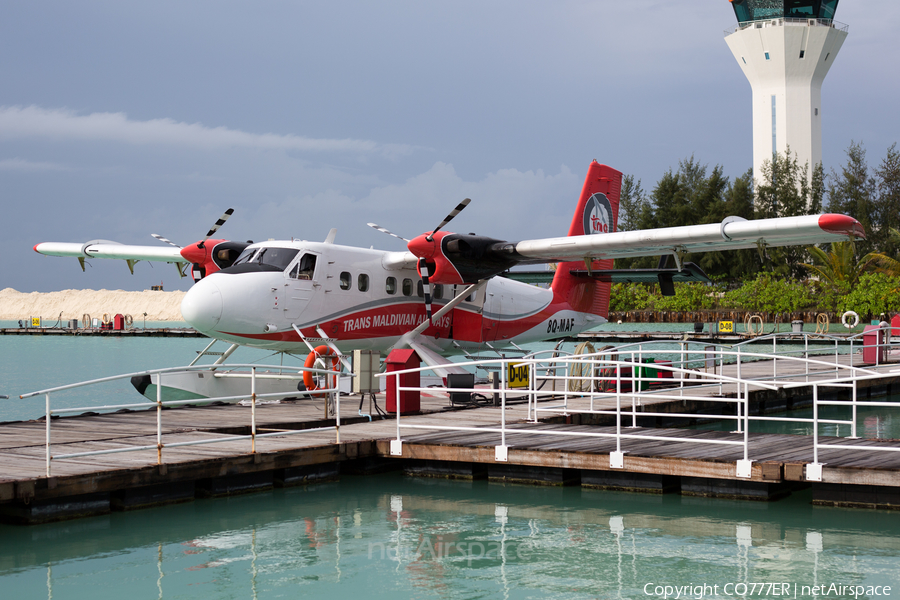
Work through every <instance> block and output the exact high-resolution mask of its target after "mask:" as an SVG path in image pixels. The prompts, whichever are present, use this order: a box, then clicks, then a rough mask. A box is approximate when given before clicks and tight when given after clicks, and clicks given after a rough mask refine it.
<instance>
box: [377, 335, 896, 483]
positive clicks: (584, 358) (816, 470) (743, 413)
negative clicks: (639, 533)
mask: <svg viewBox="0 0 900 600" xmlns="http://www.w3.org/2000/svg"><path fill="white" fill-rule="evenodd" d="M634 345H637V344H634ZM680 352H681V353H682V354H687V351H686V350H684V349H682V350H680ZM667 353H669V354H672V353H673V351H671V350H668V351H667ZM674 353H677V352H674ZM608 354H619V356H621V355H622V354H623V353H622V352H621V348H614V349H608V350H606V351H604V352H602V353H595V354H593V355H579V356H569V357H565V358H560V359H558V360H556V361H553V362H554V363H556V364H557V365H558V366H563V367H565V366H568V365H571V364H574V363H585V362H587V363H589V364H591V371H590V372H591V373H592V375H591V376H589V377H586V376H585V375H584V374H578V375H576V376H572V375H569V374H567V375H564V376H562V377H559V376H553V377H547V379H551V378H552V379H561V380H564V381H570V380H573V379H574V380H590V381H591V388H590V390H591V391H590V392H588V394H589V396H590V408H589V409H587V410H585V409H576V408H574V407H571V406H570V405H569V403H568V398H569V396H570V395H579V397H584V396H585V393H584V392H570V391H569V390H568V389H567V387H566V388H565V389H564V390H563V403H562V404H558V405H554V406H549V407H542V408H539V407H538V404H537V399H536V398H537V395H539V394H540V395H546V393H544V394H541V393H540V392H539V390H536V389H535V379H532V380H531V382H530V385H529V388H528V389H527V390H525V391H524V392H523V391H522V390H516V389H510V388H507V386H506V372H507V366H508V365H509V364H511V363H515V364H516V365H518V366H521V365H522V364H523V363H529V364H534V363H536V362H537V361H536V360H535V359H523V358H516V359H494V360H491V361H484V362H492V363H497V364H499V365H500V372H501V374H502V376H501V378H502V383H501V387H500V388H499V389H495V390H493V392H494V393H498V392H499V395H500V399H501V406H500V409H501V423H500V427H499V428H497V427H489V428H485V427H457V426H435V425H416V424H409V423H404V422H403V420H402V418H401V417H402V415H401V413H400V404H399V403H398V404H397V415H396V416H397V430H396V431H397V433H396V438H395V439H392V440H391V454H392V455H397V456H400V455H402V444H403V438H402V435H401V429H402V428H406V429H420V430H422V429H424V430H437V431H478V432H493V433H500V434H501V442H500V445H499V446H496V447H495V459H496V460H497V461H506V460H507V459H508V445H507V443H506V436H507V434H516V433H521V434H528V435H548V436H552V435H566V436H575V437H577V436H583V437H608V438H615V439H616V451H615V452H613V453H611V454H610V468H612V469H615V468H624V467H623V465H624V455H623V451H622V440H628V439H643V440H648V439H653V440H660V441H672V442H678V443H697V444H716V443H718V444H722V445H731V446H734V445H740V446H743V450H744V452H743V456H744V458H743V459H742V460H739V461H738V462H737V464H736V476H737V477H742V478H749V477H751V463H752V461H751V460H750V457H749V437H748V434H749V422H750V421H751V420H752V421H779V420H780V421H785V422H802V423H811V424H812V425H813V463H811V464H812V467H811V468H810V469H809V471H808V476H807V477H808V479H809V480H821V463H819V458H818V451H819V449H821V448H823V447H827V448H835V447H838V446H836V445H835V444H820V443H819V440H818V429H819V425H820V424H837V425H843V424H846V425H849V426H850V434H851V435H850V436H849V437H851V438H852V437H855V432H856V412H857V407H858V406H870V405H871V406H876V405H878V406H892V407H897V406H900V403H880V404H876V403H869V402H860V401H859V400H858V398H857V384H858V382H859V381H861V380H864V379H877V378H883V377H886V376H891V375H890V374H884V373H880V372H877V371H873V370H871V369H865V368H861V367H856V366H853V365H852V364H851V365H843V364H840V363H831V362H826V361H823V360H817V359H811V358H808V357H802V358H801V357H793V356H782V357H781V358H780V359H779V360H781V361H782V364H783V361H788V362H794V363H798V362H799V363H803V364H804V365H806V366H805V368H804V371H803V372H802V373H795V374H793V375H786V376H784V377H791V378H793V379H795V380H797V379H804V380H803V381H784V380H781V379H780V378H778V377H773V378H753V379H748V378H744V377H741V374H740V360H741V358H750V357H760V358H769V359H772V358H774V357H773V356H772V355H771V354H763V353H752V352H742V351H741V349H738V350H737V351H733V350H732V351H728V350H724V349H722V348H717V349H715V350H712V351H707V350H705V349H704V350H700V351H698V350H694V351H691V352H690V354H701V355H713V356H717V357H719V359H720V360H721V358H722V357H723V356H724V355H729V354H730V355H734V356H735V357H736V358H737V360H738V362H737V367H738V375H737V377H732V376H728V375H725V374H724V373H715V372H714V373H701V374H700V377H701V378H702V379H705V380H708V381H711V382H712V383H713V384H714V385H720V386H722V385H724V384H730V385H735V387H736V390H737V394H736V397H734V398H713V397H708V396H696V397H690V396H689V397H685V396H684V395H683V386H684V381H685V376H686V375H687V374H688V373H692V372H694V371H692V370H689V369H687V368H684V367H677V366H674V365H668V364H659V363H656V364H654V365H653V367H652V368H655V369H658V370H665V371H669V372H672V373H673V374H674V373H679V375H680V376H679V379H678V380H677V381H678V382H679V383H680V388H679V394H680V395H679V396H677V397H678V398H680V399H697V400H703V401H712V402H726V403H733V404H735V405H736V407H737V414H736V415H704V418H710V419H721V420H736V421H737V425H738V428H737V431H736V433H743V436H744V439H743V441H736V440H708V439H696V438H695V439H690V438H684V437H678V438H672V437H667V436H646V435H631V434H627V433H623V432H622V417H623V415H627V414H628V411H627V410H626V409H624V408H623V400H629V399H630V400H631V403H632V406H631V411H630V413H631V416H632V425H631V426H632V427H635V426H636V417H637V414H638V413H637V410H636V405H635V401H636V400H637V401H639V399H640V398H646V397H649V396H651V394H650V393H645V392H644V391H636V390H639V388H640V387H641V386H640V384H641V383H642V382H645V381H651V380H653V381H658V380H657V379H655V378H650V377H646V376H644V374H643V373H642V372H639V371H640V370H639V369H638V368H633V369H632V371H631V376H630V377H623V368H624V367H638V366H639V365H642V363H637V362H634V361H627V360H610V359H608V358H606V359H604V358H602V356H605V355H608ZM682 358H683V359H684V358H685V357H684V356H683V357H682ZM673 362H675V361H673ZM681 362H682V363H685V362H687V361H686V360H682V361H681ZM810 365H812V366H814V367H819V368H823V367H824V368H825V369H826V370H825V371H824V372H823V371H812V372H811V371H810ZM601 368H605V369H612V370H613V371H614V373H615V383H616V386H615V391H614V392H612V391H610V392H597V391H595V387H594V385H593V384H594V382H596V381H610V379H611V374H606V375H605V376H597V375H596V373H598V372H599V370H600V369H601ZM428 370H431V367H427V366H426V367H418V368H412V369H403V370H398V371H392V372H389V373H381V374H378V375H376V376H377V377H390V376H394V377H395V380H394V385H395V391H396V393H397V397H399V394H400V392H402V391H416V390H422V389H424V388H418V387H411V386H401V385H400V381H401V377H400V376H401V375H404V374H407V373H416V372H421V371H428ZM842 371H843V374H842ZM636 372H637V373H636ZM832 373H834V376H831V377H830V378H828V379H823V380H818V381H809V378H810V377H818V376H820V375H823V374H824V375H830V374H832ZM623 380H626V381H628V382H629V383H631V389H630V391H629V392H623V391H622V390H623V386H622V382H623ZM675 381H676V380H675V379H674V378H673V383H675ZM800 386H803V387H812V389H813V412H814V414H813V418H811V419H810V418H800V417H763V416H750V415H749V392H750V388H751V387H753V388H757V389H770V390H776V389H783V388H794V387H800ZM830 387H831V388H850V389H851V390H852V401H851V402H850V403H848V402H840V403H839V402H830V401H820V400H819V399H818V396H819V389H820V388H830ZM431 391H434V389H433V388H431ZM444 391H447V392H449V391H470V390H456V389H453V390H451V389H447V390H444ZM664 391H665V390H655V391H654V392H653V396H652V397H654V398H658V397H660V396H659V394H660V393H663V392H664ZM668 391H672V390H671V389H670V390H668ZM509 393H518V394H522V393H525V394H526V395H527V397H528V420H530V421H531V422H535V423H536V422H537V421H538V416H537V415H538V412H539V411H540V412H548V413H554V414H563V415H571V414H607V415H613V414H614V415H616V432H615V433H607V432H560V431H558V430H552V431H541V430H534V429H527V430H517V429H509V428H507V427H506V409H507V401H508V394H509ZM554 394H555V395H556V394H558V393H557V392H554ZM596 398H609V399H612V398H615V400H616V404H615V410H612V409H611V408H610V409H605V410H595V409H594V401H595V399H596ZM820 405H840V406H850V407H852V416H851V419H849V420H842V419H822V418H819V416H818V407H819V406H820ZM640 414H641V415H642V416H665V417H670V418H680V417H683V418H696V417H697V414H695V413H685V414H681V413H653V412H645V411H643V410H641V412H640ZM848 447H849V448H852V449H855V450H866V449H868V448H869V446H848ZM894 450H896V451H900V447H897V448H894ZM817 477H818V479H817Z"/></svg>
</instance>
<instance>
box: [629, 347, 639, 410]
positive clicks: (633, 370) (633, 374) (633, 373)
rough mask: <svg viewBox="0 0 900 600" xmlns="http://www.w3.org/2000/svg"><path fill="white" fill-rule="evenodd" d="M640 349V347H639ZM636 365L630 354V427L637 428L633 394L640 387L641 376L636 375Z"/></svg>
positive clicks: (632, 354)
mask: <svg viewBox="0 0 900 600" xmlns="http://www.w3.org/2000/svg"><path fill="white" fill-rule="evenodd" d="M639 348H640V346H639ZM638 359H640V354H638ZM638 369H639V367H638V363H636V362H634V352H632V353H631V426H632V427H637V416H636V415H635V412H636V411H637V409H636V407H635V393H636V391H637V388H638V387H640V385H641V376H640V375H639V374H638V373H640V371H638Z"/></svg>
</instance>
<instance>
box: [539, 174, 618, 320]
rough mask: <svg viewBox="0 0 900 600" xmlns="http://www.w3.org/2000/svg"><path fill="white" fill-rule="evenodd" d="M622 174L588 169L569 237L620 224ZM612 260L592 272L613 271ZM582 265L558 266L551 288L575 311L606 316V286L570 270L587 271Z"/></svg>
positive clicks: (611, 229) (593, 265)
mask: <svg viewBox="0 0 900 600" xmlns="http://www.w3.org/2000/svg"><path fill="white" fill-rule="evenodd" d="M621 189H622V173H620V172H619V171H616V170H615V169H613V168H612V167H607V166H606V165H601V164H600V163H598V162H597V161H594V162H592V163H591V166H590V167H589V168H588V173H587V178H586V179H585V181H584V187H583V188H582V189H581V197H580V198H579V199H578V207H577V208H576V209H575V216H574V217H573V218H572V225H571V226H570V227H569V235H594V234H596V235H603V234H606V233H613V232H615V231H616V225H617V224H618V221H619V193H620V191H621ZM612 267H613V261H612V260H595V261H593V262H592V263H591V269H592V270H593V269H612ZM586 269H587V265H585V264H584V263H583V262H565V263H559V265H558V266H557V269H556V275H555V276H554V277H553V284H552V286H551V287H552V289H553V292H554V293H555V294H556V296H557V298H559V299H560V300H564V301H565V302H567V303H568V304H569V306H571V307H572V309H573V310H577V311H578V312H587V313H592V314H595V315H602V316H604V317H605V316H607V314H608V313H609V292H610V288H611V287H612V285H611V284H609V283H601V282H598V281H594V280H593V279H587V278H582V277H575V276H573V275H572V274H571V273H570V272H571V271H572V270H586Z"/></svg>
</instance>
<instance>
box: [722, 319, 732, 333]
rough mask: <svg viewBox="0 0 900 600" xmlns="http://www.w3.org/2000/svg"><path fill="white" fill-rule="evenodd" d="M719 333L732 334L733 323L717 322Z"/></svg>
mask: <svg viewBox="0 0 900 600" xmlns="http://www.w3.org/2000/svg"><path fill="white" fill-rule="evenodd" d="M719 333H734V321H719Z"/></svg>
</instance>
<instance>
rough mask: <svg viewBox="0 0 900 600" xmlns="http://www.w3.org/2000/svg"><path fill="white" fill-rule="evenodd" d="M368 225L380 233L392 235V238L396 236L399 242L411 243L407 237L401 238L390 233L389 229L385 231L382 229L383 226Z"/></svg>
mask: <svg viewBox="0 0 900 600" xmlns="http://www.w3.org/2000/svg"><path fill="white" fill-rule="evenodd" d="M366 225H368V226H369V227H371V228H372V229H377V230H378V231H380V232H381V233H386V234H388V235H392V236H394V237H395V238H397V239H398V240H403V241H404V242H406V243H407V244H408V243H409V240H408V239H406V238H405V237H400V236H399V235H397V234H396V233H394V232H393V231H390V230H388V229H385V228H384V227H382V226H381V225H378V224H377V223H366Z"/></svg>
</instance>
